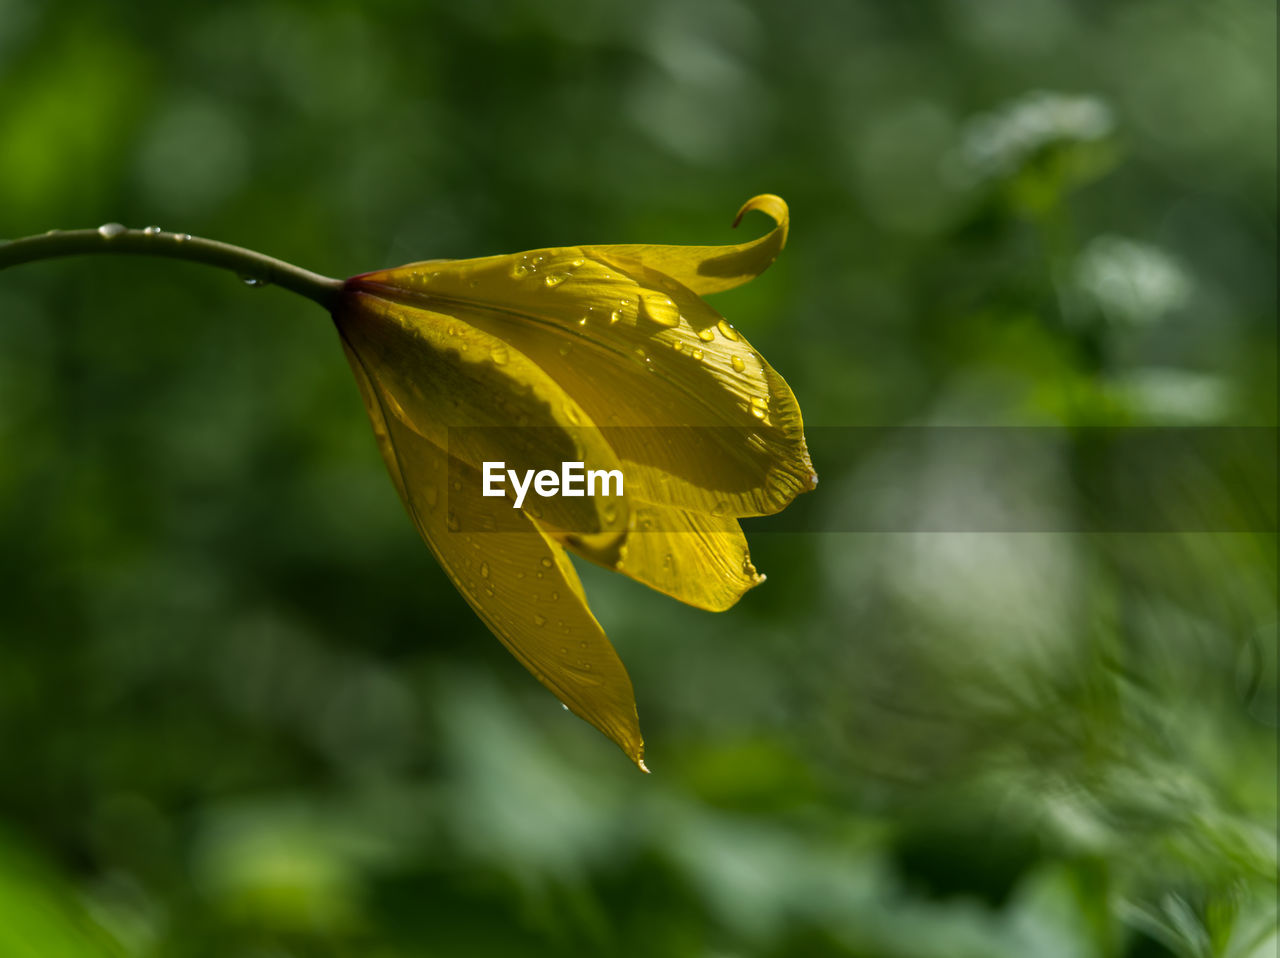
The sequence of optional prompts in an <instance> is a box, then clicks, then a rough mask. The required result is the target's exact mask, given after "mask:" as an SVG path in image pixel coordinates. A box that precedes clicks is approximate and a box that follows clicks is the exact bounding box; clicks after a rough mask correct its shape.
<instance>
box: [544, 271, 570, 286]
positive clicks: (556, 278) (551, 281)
mask: <svg viewBox="0 0 1280 958" xmlns="http://www.w3.org/2000/svg"><path fill="white" fill-rule="evenodd" d="M568 278H569V276H568V274H567V273H551V274H550V275H549V276H547V278H546V279H544V280H543V281H542V282H543V283H545V284H546V285H547V286H550V287H552V288H553V289H554V288H555V287H556V286H559V285H560V284H561V283H563V282H564V281H565V280H566V279H568Z"/></svg>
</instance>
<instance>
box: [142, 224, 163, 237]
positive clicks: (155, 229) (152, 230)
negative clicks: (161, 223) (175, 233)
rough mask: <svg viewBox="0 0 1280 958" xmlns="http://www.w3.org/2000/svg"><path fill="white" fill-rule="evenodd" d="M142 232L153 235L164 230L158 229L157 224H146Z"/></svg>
mask: <svg viewBox="0 0 1280 958" xmlns="http://www.w3.org/2000/svg"><path fill="white" fill-rule="evenodd" d="M142 232H144V233H146V234H147V235H148V236H155V235H156V234H157V233H163V232H164V230H162V229H160V227H158V226H148V227H147V228H146V229H144V230H143V231H142Z"/></svg>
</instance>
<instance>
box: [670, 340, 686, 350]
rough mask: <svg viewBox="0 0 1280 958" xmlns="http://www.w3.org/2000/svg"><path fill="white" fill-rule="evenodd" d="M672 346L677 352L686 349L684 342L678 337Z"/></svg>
mask: <svg viewBox="0 0 1280 958" xmlns="http://www.w3.org/2000/svg"><path fill="white" fill-rule="evenodd" d="M671 348H672V349H674V350H675V351H676V352H680V351H681V350H683V349H684V343H683V342H681V341H680V340H678V339H677V340H676V341H675V342H674V343H672V344H671Z"/></svg>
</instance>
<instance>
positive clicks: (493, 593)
mask: <svg viewBox="0 0 1280 958" xmlns="http://www.w3.org/2000/svg"><path fill="white" fill-rule="evenodd" d="M344 345H345V344H344ZM347 358H348V359H349V360H351V365H352V369H353V370H354V371H355V374H356V379H357V381H358V382H359V383H360V387H361V393H362V395H363V396H364V399H365V405H366V408H367V409H368V412H369V418H370V419H371V420H372V422H373V429H374V433H375V434H376V435H377V436H378V440H379V447H380V449H381V450H382V453H383V456H384V458H385V459H386V462H387V468H388V469H389V470H390V472H391V477H392V479H393V481H394V482H395V484H396V488H397V489H398V490H399V492H400V495H401V497H402V499H403V500H404V503H405V506H406V508H407V509H408V510H409V514H410V516H411V517H412V518H413V522H414V525H416V526H417V528H418V531H419V532H420V533H421V535H422V538H423V539H424V540H425V541H426V543H427V545H428V547H430V549H431V552H432V554H433V555H434V556H435V557H436V560H437V561H438V562H439V563H440V565H441V566H442V567H443V568H444V570H445V573H446V574H447V575H448V576H449V578H450V580H451V581H452V582H453V584H454V586H456V587H457V589H458V591H459V592H460V593H462V596H463V598H465V599H466V600H467V603H468V604H469V605H470V606H471V608H472V609H474V610H475V612H476V614H477V615H478V616H480V618H481V620H482V621H483V622H484V623H485V625H486V626H488V627H489V629H490V630H491V631H492V632H493V633H494V634H495V635H496V636H497V637H498V639H499V640H500V641H501V642H502V644H503V645H505V646H506V647H507V649H508V651H510V652H511V654H512V655H514V656H515V657H516V658H517V659H518V660H519V661H520V664H521V665H523V666H524V667H525V668H526V669H528V670H529V671H530V672H531V673H532V674H533V676H534V677H535V678H536V679H537V680H538V681H539V682H541V683H542V684H543V685H545V686H546V687H547V688H548V689H550V690H551V691H552V692H553V693H555V695H556V696H557V697H558V698H559V699H560V701H561V702H563V703H564V704H565V705H566V706H568V708H569V709H570V710H571V711H572V712H574V714H576V715H578V716H580V717H581V718H583V719H585V720H586V721H588V722H590V723H591V724H592V725H594V726H595V727H596V728H597V729H599V730H600V731H601V732H603V733H604V734H605V735H606V736H608V737H609V738H610V739H612V740H613V741H614V742H615V743H617V745H618V746H619V747H620V748H621V749H622V750H623V751H624V752H625V753H626V754H627V755H628V756H629V757H630V758H631V760H632V761H634V762H635V763H636V764H637V765H639V766H640V768H641V769H644V770H645V771H648V770H647V769H645V767H644V760H643V759H644V742H643V740H642V738H641V735H640V726H639V720H638V718H637V716H636V706H635V695H634V692H633V690H632V687H631V679H630V678H629V677H628V676H627V671H626V668H625V667H624V666H623V664H622V662H621V660H620V659H619V658H618V654H617V652H615V651H614V648H613V646H612V645H611V644H610V643H609V640H608V639H607V638H606V637H605V634H604V631H603V630H602V629H601V628H600V623H599V622H597V621H596V619H595V616H593V615H592V614H591V611H590V609H588V608H587V603H586V597H585V595H584V594H583V591H582V585H581V583H580V582H579V580H578V576H577V573H576V572H575V571H574V569H573V565H572V564H571V563H570V561H569V559H568V556H567V555H566V554H565V551H564V549H563V548H562V547H561V546H560V545H559V544H558V543H556V542H554V541H553V540H552V539H550V538H549V537H548V536H547V535H545V534H544V533H543V532H541V531H540V530H539V529H538V528H537V526H536V525H535V524H534V522H533V520H531V519H529V518H528V517H527V516H525V515H524V514H523V513H521V512H518V511H515V510H512V509H510V507H509V506H508V505H507V503H506V502H505V500H502V499H493V498H485V497H482V496H481V495H480V494H479V490H480V476H479V474H478V473H476V471H475V470H474V469H472V468H471V467H470V466H468V465H467V464H466V463H463V462H461V461H459V460H457V459H451V457H450V456H449V455H448V454H447V453H445V452H444V451H443V450H442V449H440V448H439V447H438V446H436V445H435V444H433V443H431V442H429V441H427V440H426V439H424V438H423V437H422V436H420V435H419V434H418V433H417V432H415V431H414V430H413V429H411V428H410V427H409V426H408V425H406V424H405V423H403V422H401V421H400V420H399V418H398V417H396V416H395V415H392V414H389V413H388V411H387V408H386V402H385V397H384V395H383V394H382V393H381V392H380V391H379V390H378V389H377V387H376V386H375V384H374V383H373V381H372V380H371V379H370V377H369V375H368V372H367V371H366V369H365V367H364V365H363V364H362V362H361V360H360V358H359V356H358V355H357V354H356V353H355V352H354V351H353V350H351V349H350V347H347ZM459 475H463V476H464V477H466V479H468V480H470V481H464V482H463V483H462V488H461V490H458V489H453V490H452V491H451V492H448V494H447V495H442V494H441V492H440V490H449V488H450V486H449V480H450V478H451V477H457V476H459ZM498 510H501V512H502V515H501V517H500V521H501V522H502V524H503V527H510V522H511V517H510V516H507V515H506V513H508V512H512V513H514V515H515V516H517V517H518V518H519V521H520V522H521V524H522V528H523V531H519V532H490V533H484V532H480V533H468V532H462V531H453V530H455V529H480V528H485V527H487V526H490V525H492V524H493V523H494V521H495V516H494V512H495V511H498Z"/></svg>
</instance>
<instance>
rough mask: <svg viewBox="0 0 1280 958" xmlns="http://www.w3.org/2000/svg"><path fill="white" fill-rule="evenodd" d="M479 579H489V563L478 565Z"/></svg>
mask: <svg viewBox="0 0 1280 958" xmlns="http://www.w3.org/2000/svg"><path fill="white" fill-rule="evenodd" d="M480 578H482V579H487V578H489V563H487V562H481V563H480Z"/></svg>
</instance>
